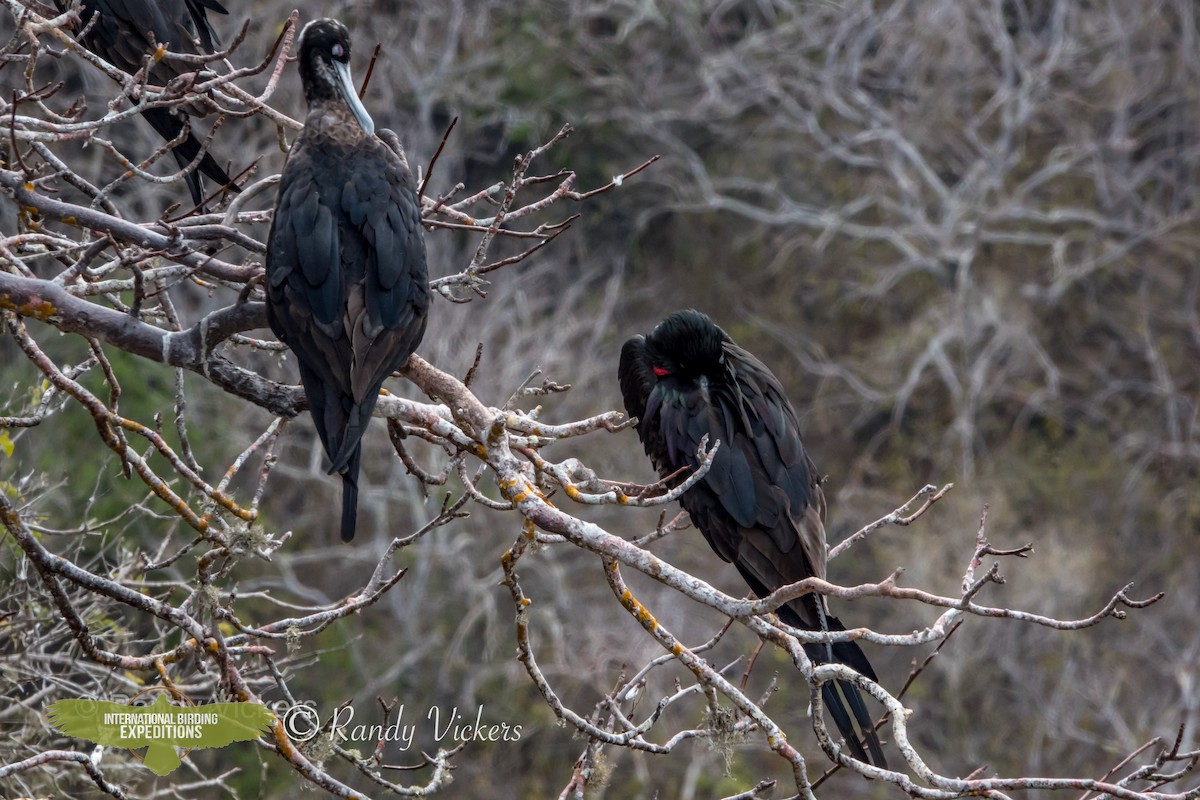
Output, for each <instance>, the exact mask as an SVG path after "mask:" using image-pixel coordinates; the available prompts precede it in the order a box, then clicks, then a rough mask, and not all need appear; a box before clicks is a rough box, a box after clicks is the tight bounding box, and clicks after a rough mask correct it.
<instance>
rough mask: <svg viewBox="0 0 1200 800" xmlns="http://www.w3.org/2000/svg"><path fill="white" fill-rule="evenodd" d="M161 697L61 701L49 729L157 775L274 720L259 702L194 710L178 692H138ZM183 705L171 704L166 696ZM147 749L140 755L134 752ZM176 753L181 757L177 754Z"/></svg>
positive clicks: (249, 736)
mask: <svg viewBox="0 0 1200 800" xmlns="http://www.w3.org/2000/svg"><path fill="white" fill-rule="evenodd" d="M147 692H161V694H159V695H158V697H157V698H156V699H155V700H154V702H153V703H150V704H149V705H133V701H130V703H129V704H128V705H122V704H121V703H114V702H110V701H107V700H80V699H75V700H59V701H57V702H55V703H51V704H50V706H49V707H48V708H47V709H46V711H47V714H48V716H49V718H50V724H51V725H53V726H54V727H55V728H57V729H58V730H60V731H62V732H63V733H65V734H66V735H68V736H74V737H76V738H79V739H87V740H88V741H92V742H95V743H96V744H99V745H103V746H105V747H124V748H127V749H129V750H132V751H134V755H137V756H138V757H139V758H141V759H142V761H143V763H145V765H146V766H147V767H148V768H149V769H150V770H151V771H152V772H153V773H154V774H155V775H169V774H170V773H172V772H174V771H175V769H176V768H178V767H179V765H180V764H181V763H182V762H181V761H180V759H181V758H183V757H185V756H187V754H188V753H189V752H191V751H192V750H194V749H195V748H197V747H225V746H226V745H228V744H232V743H233V742H249V741H253V740H254V739H257V738H258V737H259V735H260V734H262V733H265V732H266V731H268V730H270V729H271V726H272V725H273V724H274V723H275V715H274V714H273V713H272V712H271V710H270V709H268V708H266V707H265V706H261V705H258V704H257V703H209V704H208V705H201V706H197V705H192V702H191V700H189V699H188V698H187V697H186V696H185V695H184V694H183V693H182V692H180V691H179V690H178V689H170V688H167V687H155V688H153V689H147V690H146V691H144V692H140V693H139V694H138V695H136V696H135V697H134V698H133V700H137V698H138V697H141V696H142V695H144V694H146V693H147ZM168 694H170V695H171V697H172V698H173V699H176V700H181V701H183V702H184V703H186V705H185V706H179V705H174V704H172V703H171V702H170V701H169V700H168V699H167V695H168ZM143 747H144V748H146V754H145V755H144V756H142V755H139V754H138V753H137V752H136V751H137V750H138V749H140V748H143ZM176 748H180V749H181V750H182V751H183V753H182V755H181V754H180V753H179V752H178V751H177V750H176Z"/></svg>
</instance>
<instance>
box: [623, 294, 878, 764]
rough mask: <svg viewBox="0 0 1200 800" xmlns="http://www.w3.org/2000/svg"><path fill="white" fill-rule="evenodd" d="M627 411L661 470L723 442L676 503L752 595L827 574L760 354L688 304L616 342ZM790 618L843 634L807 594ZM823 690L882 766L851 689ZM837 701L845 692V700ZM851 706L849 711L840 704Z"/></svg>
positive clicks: (819, 514) (836, 650) (809, 481)
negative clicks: (738, 342) (647, 329)
mask: <svg viewBox="0 0 1200 800" xmlns="http://www.w3.org/2000/svg"><path fill="white" fill-rule="evenodd" d="M618 377H619V379H620V384H621V394H622V397H623V399H624V401H625V410H626V411H627V412H628V413H629V415H630V416H631V417H637V418H638V422H637V426H636V429H637V433H638V436H639V438H640V439H641V440H642V444H643V446H644V447H645V450H646V453H647V455H649V456H650V459H651V461H652V462H653V463H654V466H655V468H656V469H657V470H658V472H659V474H660V475H662V476H663V477H664V478H665V477H667V476H669V475H674V474H676V473H678V472H679V471H680V470H681V469H685V468H686V470H687V471H688V472H691V471H694V470H695V469H696V468H697V467H698V466H699V463H700V462H699V457H698V456H697V451H698V448H699V447H700V445H701V442H702V440H703V439H704V437H705V436H707V437H708V446H709V447H711V446H713V444H715V443H716V442H717V441H720V443H721V444H720V447H719V448H718V449H717V452H716V455H715V457H714V458H713V461H712V464H711V466H710V467H709V469H708V471H707V472H706V473H705V474H704V475H703V477H701V479H700V480H699V482H697V483H696V484H695V485H693V486H692V487H691V488H689V489H688V490H687V491H686V492H684V493H683V496H682V497H681V498H680V503H681V504H682V505H683V507H684V508H685V509H686V510H687V512H688V515H689V516H690V517H691V518H692V522H693V523H694V524H695V525H696V527H697V528H699V529H700V532H701V533H702V534H704V538H705V539H706V540H708V544H709V545H710V546H711V547H712V549H713V550H714V551H715V552H716V554H717V555H718V556H720V557H721V558H722V559H724V560H725V561H729V562H732V563H733V565H734V566H735V567H737V570H738V572H740V573H741V575H742V577H743V578H744V579H745V581H746V583H747V584H749V586H750V589H751V590H752V591H753V592H754V593H755V594H756V595H757V596H759V597H765V596H767V595H769V594H770V593H771V592H773V591H774V590H776V589H778V588H779V587H781V586H785V585H787V584H789V583H794V582H796V581H800V580H803V579H805V578H809V577H813V576H816V577H818V578H824V577H825V561H826V546H825V495H824V492H822V490H821V478H820V477H819V475H818V473H817V469H816V467H815V466H814V464H813V461H812V459H811V458H809V455H808V452H807V451H806V450H805V448H804V443H803V442H802V441H801V439H800V425H799V422H798V421H797V419H796V412H795V410H794V409H793V408H792V404H791V403H790V402H788V399H787V396H786V395H785V394H784V391H783V387H782V386H781V385H780V383H779V380H778V379H777V378H776V377H775V375H774V374H772V372H771V370H769V369H767V367H766V365H764V364H763V363H762V362H761V361H759V360H758V359H757V358H755V357H754V356H753V355H751V354H750V353H749V352H747V351H746V350H743V349H742V348H740V347H738V346H737V345H736V344H735V343H734V342H733V340H732V339H731V338H730V337H729V336H728V335H727V334H726V333H725V331H723V330H721V329H720V328H719V327H717V325H716V324H714V323H713V321H712V320H711V319H709V318H708V317H707V316H706V315H705V314H702V313H701V312H699V311H695V310H693V309H687V310H683V311H677V312H675V313H673V314H671V315H670V316H668V317H667V318H666V319H664V320H663V321H662V322H661V323H659V324H658V325H657V326H656V327H655V328H654V330H652V331H651V332H650V335H649V336H634V337H633V338H631V339H629V340H628V341H627V342H625V345H624V346H623V347H622V348H621V363H620V368H619V371H618ZM778 613H779V617H780V619H782V620H783V621H784V622H785V623H787V624H788V625H791V626H793V627H796V628H800V629H803V630H808V631H841V630H845V628H844V627H843V625H842V623H841V622H840V621H839V620H838V619H837V618H836V617H834V616H832V615H831V614H830V613H829V610H828V606H827V603H826V602H825V599H824V598H823V597H821V596H820V595H815V594H809V595H805V596H804V597H801V598H799V599H797V600H793V601H791V602H789V603H787V604H786V605H783V606H781V607H780V608H779V611H778ZM804 650H805V652H806V653H807V654H808V656H809V658H811V659H812V660H813V661H814V662H815V663H828V662H836V663H839V664H845V665H846V666H848V667H850V668H851V669H854V670H855V671H856V672H858V673H860V674H861V675H864V676H866V677H868V678H870V679H871V680H876V677H875V671H874V670H873V669H872V668H871V664H870V662H868V661H867V657H866V656H865V655H864V654H863V652H862V650H861V649H860V648H859V646H858V645H857V644H855V643H854V642H837V643H834V644H821V643H814V644H808V645H805V647H804ZM822 697H823V698H824V700H825V703H826V705H828V706H829V711H830V714H831V715H832V716H833V719H834V722H835V723H836V724H837V726H838V730H839V731H840V732H841V734H842V736H843V737H844V738H845V740H846V743H847V745H848V746H849V748H850V751H851V753H853V754H854V756H855V757H856V758H858V759H859V760H862V761H867V760H868V758H867V754H866V751H865V750H864V749H863V746H862V743H861V742H860V741H859V738H858V733H857V732H856V731H855V726H854V722H852V721H851V719H850V713H853V715H854V721H855V722H857V723H858V727H859V728H860V729H861V730H862V731H863V733H864V736H865V739H866V743H867V748H868V749H869V750H870V752H871V756H870V759H869V760H870V761H871V762H873V763H875V764H876V765H878V766H885V764H886V762H885V760H884V757H883V752H882V749H881V748H880V745H879V738H878V737H877V736H876V735H875V732H874V730H873V726H872V722H871V717H870V715H869V713H868V711H867V707H866V705H865V703H864V702H863V699H862V696H861V695H860V693H859V691H858V689H857V688H856V687H854V686H853V685H851V684H849V683H846V682H844V681H838V682H836V683H826V684H824V685H823V686H822ZM843 698H844V699H843ZM847 706H849V711H848V710H847Z"/></svg>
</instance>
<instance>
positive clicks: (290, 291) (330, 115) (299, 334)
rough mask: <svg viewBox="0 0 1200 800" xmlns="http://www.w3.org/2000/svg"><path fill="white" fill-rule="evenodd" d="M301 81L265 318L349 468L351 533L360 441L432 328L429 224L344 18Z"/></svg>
mask: <svg viewBox="0 0 1200 800" xmlns="http://www.w3.org/2000/svg"><path fill="white" fill-rule="evenodd" d="M300 80H301V82H302V83H303V84H304V99H305V100H306V101H307V103H308V117H307V118H306V119H305V123H304V130H303V132H302V133H301V134H300V136H299V138H297V139H296V143H295V144H293V145H292V149H291V151H290V153H289V154H288V158H287V162H286V164H285V165H284V168H283V176H282V178H281V179H280V182H279V195H278V198H277V199H276V202H275V217H274V219H273V221H272V223H271V231H270V233H269V235H268V237H267V281H266V282H267V286H266V289H267V319H268V321H269V322H270V324H271V330H272V331H274V332H275V335H276V336H278V337H279V339H280V341H282V342H284V343H285V344H287V346H288V347H290V348H291V350H292V352H293V353H295V355H296V361H297V362H298V363H299V365H300V380H301V382H302V383H303V384H304V393H305V394H306V395H307V396H308V404H309V410H310V411H311V413H312V418H313V424H314V425H316V428H317V435H318V436H319V437H320V438H321V444H322V445H323V446H324V447H325V452H326V453H327V454H328V455H329V458H330V460H331V461H332V466H331V467H330V469H329V472H330V474H332V473H334V472H337V473H340V474H341V476H342V523H341V531H342V539H343V540H344V541H347V542H348V541H350V540H351V539H352V538H354V528H355V517H356V514H357V509H358V467H359V459H360V456H361V452H362V451H361V439H362V436H363V433H365V432H366V429H367V423H368V421H369V420H370V419H371V412H372V411H374V410H375V402H376V400H377V399H378V397H379V388H380V387H381V386H382V385H383V381H384V380H385V379H386V378H387V377H388V376H389V375H391V374H392V373H393V372H395V371H396V370H398V369H400V368H401V367H403V366H404V364H405V362H407V361H408V357H409V356H410V355H412V353H413V351H414V350H415V349H416V347H417V345H418V344H419V343H420V342H421V337H422V336H424V335H425V321H426V314H427V311H428V309H429V274H428V269H427V267H426V263H425V234H424V231H423V230H422V228H421V207H420V203H419V201H418V198H417V193H416V190H415V188H414V185H413V177H412V173H411V171H410V170H409V168H408V161H407V159H406V158H405V155H404V150H403V149H402V148H401V146H400V142H399V139H398V138H397V137H396V135H395V134H394V133H392V132H391V131H387V130H384V131H381V134H382V135H383V137H384V138H382V139H381V138H380V137H378V136H376V135H375V124H374V122H372V120H371V117H370V115H369V114H368V113H367V110H366V108H364V107H363V104H362V102H361V101H360V100H359V99H358V93H357V92H356V91H355V89H354V83H353V81H352V80H351V77H350V34H349V32H348V31H347V30H346V28H345V26H343V25H342V24H341V23H340V22H338V21H336V20H332V19H319V20H315V21H313V22H310V23H308V25H306V26H305V27H304V30H303V31H302V32H301V34H300ZM385 142H386V143H385Z"/></svg>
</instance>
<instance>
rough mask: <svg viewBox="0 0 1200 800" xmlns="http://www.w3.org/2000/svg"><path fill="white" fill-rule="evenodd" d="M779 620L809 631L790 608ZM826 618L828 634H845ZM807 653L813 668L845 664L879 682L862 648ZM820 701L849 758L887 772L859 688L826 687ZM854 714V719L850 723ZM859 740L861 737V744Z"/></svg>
mask: <svg viewBox="0 0 1200 800" xmlns="http://www.w3.org/2000/svg"><path fill="white" fill-rule="evenodd" d="M779 616H780V618H781V619H783V621H784V622H786V623H787V624H788V625H791V626H792V627H795V628H803V629H808V628H809V626H808V625H805V624H804V623H803V621H802V620H801V618H800V615H799V614H798V613H797V612H796V611H794V610H793V609H791V608H790V607H788V606H783V607H782V608H780V609H779ZM823 617H824V620H825V624H826V628H827V629H828V630H830V631H844V630H845V629H846V628H845V626H844V625H842V623H841V620H839V619H838V618H837V617H834V616H830V615H828V614H824V615H823ZM804 652H805V653H807V654H808V657H809V658H810V659H812V661H813V663H814V664H828V663H830V662H833V663H836V664H844V665H846V666H847V667H849V668H850V669H852V670H854V671H855V672H857V673H858V674H859V675H862V676H863V677H865V678H870V679H871V680H873V681H878V680H879V679H878V678H877V677H875V670H874V669H873V668H872V667H871V662H870V661H868V660H867V656H866V654H865V653H863V651H862V648H861V647H859V646H858V644H857V643H856V642H837V643H835V644H832V645H826V644H810V645H806V646H805V648H804ZM821 698H822V699H823V700H824V701H825V705H826V706H828V707H829V715H830V716H831V717H833V722H834V724H835V725H837V729H838V732H839V733H840V734H841V735H842V738H843V739H844V740H845V741H846V746H847V747H848V748H849V749H850V754H851V755H852V756H854V757H855V758H856V759H858V760H859V761H865V762H868V763H871V764H874V765H875V766H877V767H883V768H887V759H885V758H884V756H883V747H882V746H881V745H880V743H879V736H878V735H877V734H876V733H875V723H874V721H873V720H872V719H871V713H870V710H869V709H868V708H867V704H866V703H865V702H864V701H863V696H862V693H861V692H860V691H859V690H858V687H857V686H855V685H854V684H852V683H848V682H846V681H834V682H831V683H826V684H824V685H823V686H822V687H821ZM851 714H853V719H851ZM856 723H857V727H856ZM860 736H861V737H862V739H861V740H860V738H859V737H860ZM864 740H865V741H866V744H867V746H866V748H865V749H864V748H863V745H862V742H863V741H864ZM868 750H869V751H870V758H868V757H867V751H868Z"/></svg>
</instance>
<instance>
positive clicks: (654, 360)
mask: <svg viewBox="0 0 1200 800" xmlns="http://www.w3.org/2000/svg"><path fill="white" fill-rule="evenodd" d="M728 341H730V339H729V336H728V335H727V334H726V333H725V331H723V330H721V329H720V328H719V327H717V325H716V324H715V323H714V322H713V321H712V320H711V319H709V318H708V315H707V314H703V313H701V312H699V311H696V310H695V309H692V308H687V309H684V310H682V311H676V312H675V313H673V314H671V315H670V316H668V317H667V318H666V319H664V320H663V321H662V322H660V323H658V325H656V326H655V327H654V330H652V331H650V335H649V336H647V337H646V354H647V356H649V358H650V364H651V366H652V367H653V369H654V374H655V375H657V376H658V377H659V378H660V379H661V378H665V377H667V376H668V375H673V376H675V377H677V378H679V379H681V380H694V379H696V378H699V377H700V376H701V375H705V376H709V377H716V376H717V375H719V374H721V373H722V372H723V371H724V353H725V343H726V342H728Z"/></svg>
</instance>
